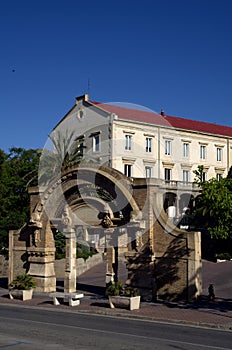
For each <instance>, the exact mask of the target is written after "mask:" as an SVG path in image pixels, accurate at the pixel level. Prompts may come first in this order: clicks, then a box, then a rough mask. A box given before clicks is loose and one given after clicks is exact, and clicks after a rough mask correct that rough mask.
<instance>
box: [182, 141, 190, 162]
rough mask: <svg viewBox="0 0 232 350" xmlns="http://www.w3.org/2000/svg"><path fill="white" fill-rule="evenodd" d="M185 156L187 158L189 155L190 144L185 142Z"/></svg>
mask: <svg viewBox="0 0 232 350" xmlns="http://www.w3.org/2000/svg"><path fill="white" fill-rule="evenodd" d="M183 156H184V157H185V158H187V157H188V156H189V144H188V143H184V144H183Z"/></svg>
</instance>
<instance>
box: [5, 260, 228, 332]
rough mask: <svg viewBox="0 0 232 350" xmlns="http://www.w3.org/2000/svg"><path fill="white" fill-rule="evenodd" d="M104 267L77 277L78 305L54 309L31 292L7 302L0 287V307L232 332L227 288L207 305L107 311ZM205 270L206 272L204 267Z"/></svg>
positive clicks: (147, 305)
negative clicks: (24, 298) (26, 298)
mask: <svg viewBox="0 0 232 350" xmlns="http://www.w3.org/2000/svg"><path fill="white" fill-rule="evenodd" d="M215 267H216V268H218V269H222V270H225V267H226V266H225V265H224V266H219V267H217V266H216V265H215ZM231 267H232V264H231V265H229V268H228V273H229V272H230V274H231V270H230V268H231ZM104 268H105V267H104V265H103V264H100V265H97V266H95V267H94V268H93V269H91V271H88V272H87V273H85V274H83V275H82V276H80V277H79V278H78V284H77V287H78V292H82V293H84V295H85V297H84V298H83V299H81V303H80V305H79V306H75V307H70V306H68V305H67V304H61V305H58V306H55V305H53V303H52V300H51V298H49V296H48V294H46V293H44V294H42V293H40V294H39V293H34V296H33V299H32V300H29V301H21V300H10V299H9V296H8V290H7V289H6V287H5V288H4V287H0V307H1V304H3V303H4V304H12V305H18V306H22V307H31V308H38V309H42V308H46V309H49V310H56V311H62V312H74V313H90V314H101V315H108V316H117V317H119V316H121V317H129V318H140V319H146V320H152V321H158V322H159V321H160V322H161V321H162V322H175V323H187V324H191V325H198V326H207V327H215V328H221V329H225V330H232V299H229V298H228V296H229V295H230V292H231V288H229V290H227V294H226V291H225V288H223V296H225V297H223V298H222V297H220V293H219V296H218V297H217V294H216V299H215V301H214V302H209V301H208V300H207V297H206V296H203V297H202V298H201V300H200V301H198V302H195V303H192V304H184V303H165V302H157V303H152V302H151V303H147V302H142V303H141V308H140V309H139V310H133V311H129V310H126V309H110V306H109V302H108V299H107V298H106V297H105V296H104V274H103V271H105V270H104ZM207 271H209V269H208V267H207ZM214 271H215V269H214ZM125 276H126V274H125V269H124V268H123V265H121V266H120V269H119V278H120V279H122V280H125ZM208 278H209V276H208ZM210 281H211V280H210ZM212 281H213V282H214V283H215V282H216V280H215V279H214V280H212ZM207 283H208V281H207ZM224 284H225V286H226V285H228V282H224ZM59 289H60V290H62V281H58V290H59ZM226 296H227V298H226Z"/></svg>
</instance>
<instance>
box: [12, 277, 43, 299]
mask: <svg viewBox="0 0 232 350" xmlns="http://www.w3.org/2000/svg"><path fill="white" fill-rule="evenodd" d="M35 286H36V285H35V282H34V280H33V277H32V276H30V275H28V274H26V273H25V274H22V275H18V276H16V278H15V279H14V280H13V281H12V282H11V283H10V284H9V295H10V299H14V298H16V299H22V300H30V299H31V298H32V295H33V288H35Z"/></svg>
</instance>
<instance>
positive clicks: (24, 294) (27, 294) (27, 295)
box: [9, 289, 33, 300]
mask: <svg viewBox="0 0 232 350" xmlns="http://www.w3.org/2000/svg"><path fill="white" fill-rule="evenodd" d="M9 295H10V299H21V300H30V299H32V295H33V289H29V290H19V289H12V290H11V291H9Z"/></svg>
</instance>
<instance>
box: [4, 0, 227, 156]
mask: <svg viewBox="0 0 232 350" xmlns="http://www.w3.org/2000/svg"><path fill="white" fill-rule="evenodd" d="M0 45H1V54H0V63H1V64H0V116H1V126H0V148H1V149H3V150H5V151H7V150H8V149H9V148H10V147H12V146H15V147H23V148H26V149H29V148H41V147H43V145H44V143H45V142H46V140H47V135H48V134H49V133H50V132H51V130H52V128H53V127H54V126H55V125H56V123H57V122H58V121H59V120H60V119H61V118H62V117H63V116H64V115H65V114H66V112H67V111H68V110H69V109H70V108H71V107H72V106H73V105H74V103H75V97H76V96H79V95H82V94H84V93H87V92H88V79H89V80H90V98H91V100H93V101H101V102H129V103H135V104H139V105H143V106H145V107H147V108H150V109H152V110H154V111H156V112H160V110H161V108H164V111H165V113H166V114H167V115H173V116H180V117H185V118H189V119H197V120H202V121H207V122H213V123H219V124H224V125H229V126H232V1H231V0H114V1H111V0H102V1H101V0H98V1H94V0H88V1H79V0H0Z"/></svg>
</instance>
